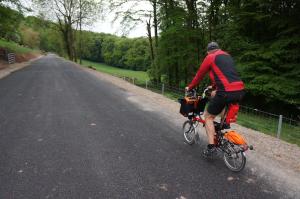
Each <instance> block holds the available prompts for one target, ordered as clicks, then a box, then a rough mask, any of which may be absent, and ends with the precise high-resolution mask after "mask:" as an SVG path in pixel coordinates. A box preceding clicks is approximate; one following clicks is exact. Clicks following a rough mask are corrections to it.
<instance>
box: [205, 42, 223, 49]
mask: <svg viewBox="0 0 300 199" xmlns="http://www.w3.org/2000/svg"><path fill="white" fill-rule="evenodd" d="M216 49H220V47H219V44H218V43H217V42H214V41H212V42H210V43H208V44H207V51H211V50H216Z"/></svg>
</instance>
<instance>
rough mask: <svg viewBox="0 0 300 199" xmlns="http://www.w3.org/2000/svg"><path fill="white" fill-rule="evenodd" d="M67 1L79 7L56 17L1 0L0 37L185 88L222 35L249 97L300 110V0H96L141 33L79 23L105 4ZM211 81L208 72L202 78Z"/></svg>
mask: <svg viewBox="0 0 300 199" xmlns="http://www.w3.org/2000/svg"><path fill="white" fill-rule="evenodd" d="M7 2H9V3H10V4H7ZM51 2H56V0H52V1H43V0H39V1H38V0H36V1H35V3H36V4H38V5H40V6H41V5H44V6H41V7H47V6H45V5H48V4H50V3H51ZM64 2H72V3H73V4H72V5H74V6H73V7H74V8H73V9H72V10H69V11H70V12H66V13H65V14H64V13H63V12H62V11H63V10H60V11H61V12H60V15H58V14H56V15H55V14H54V15H53V14H52V16H56V17H54V18H53V17H52V18H51V17H49V16H47V14H49V11H45V10H44V9H41V10H40V14H39V15H36V16H27V17H26V16H25V15H24V13H26V8H22V5H21V4H20V2H19V1H15V0H14V1H9V0H7V1H3V0H1V1H0V13H1V15H0V38H2V39H5V40H10V41H14V42H16V43H20V44H22V45H25V46H29V47H31V48H39V49H41V50H44V51H47V52H55V53H57V54H59V55H61V56H65V57H68V58H69V59H70V60H73V61H78V60H79V59H86V60H91V61H96V62H101V63H106V64H108V65H112V66H116V67H120V68H126V69H131V70H142V71H147V72H148V74H149V77H150V78H151V80H152V81H155V82H158V83H160V82H163V83H165V84H168V85H170V86H174V87H181V88H183V87H184V86H185V85H186V84H188V83H189V81H190V80H191V79H192V78H193V76H194V75H195V73H196V71H197V69H198V68H199V65H200V64H201V62H202V60H203V59H204V57H205V55H206V46H207V43H208V42H210V41H217V42H218V43H219V45H220V46H221V48H222V49H223V50H225V51H227V52H229V53H230V54H231V55H232V56H233V58H234V60H235V64H236V67H237V69H238V71H239V73H240V75H241V78H242V79H243V81H244V82H245V84H246V89H247V96H246V99H245V102H244V103H245V104H247V105H250V106H253V107H256V108H259V109H262V110H268V111H272V112H275V113H284V114H285V115H289V116H290V115H298V116H299V115H300V114H299V113H300V89H299V88H300V25H299V21H300V5H299V4H300V2H299V1H297V0H274V1H270V0H145V1H143V2H147V3H148V4H149V5H151V9H148V10H146V11H145V10H144V9H140V10H136V9H133V8H132V7H129V8H128V6H127V8H126V9H122V6H124V5H125V4H127V3H128V2H131V3H132V2H141V1H137V0H136V1H135V0H131V1H128V0H106V1H99V2H97V5H98V6H99V7H100V8H101V6H102V4H104V2H106V3H108V4H109V8H110V9H111V10H121V11H118V14H119V16H118V17H119V18H120V19H121V21H122V23H123V24H125V26H126V25H127V26H128V24H133V26H134V24H136V23H144V24H145V29H146V30H147V31H148V34H147V35H145V37H140V38H127V37H126V36H123V37H119V36H115V35H111V34H104V33H96V32H91V31H85V30H82V29H81V23H83V22H86V23H87V22H88V21H89V20H88V19H90V20H95V19H94V18H93V17H95V16H96V15H95V14H92V16H89V15H88V14H87V13H97V12H100V10H101V9H100V8H99V7H95V6H93V5H94V4H95V3H96V2H95V1H91V0H81V1H80V0H68V1H64ZM74 2H75V3H74ZM76 2H77V3H78V6H77V7H76V5H77V4H76ZM82 2H83V3H82ZM84 3H85V4H84ZM9 5H15V6H14V7H16V9H12V8H11V6H9ZM48 7H49V6H48ZM95 8H97V9H95ZM91 9H94V10H93V11H91ZM58 10H59V9H58ZM78 10H79V11H78ZM89 11H91V12H89ZM76 13H77V14H76ZM78 13H79V14H78ZM83 16H85V17H83ZM96 17H97V16H96ZM71 19H74V20H71ZM78 24H79V25H78ZM207 83H208V80H207V79H206V80H205V81H204V82H203V84H207Z"/></svg>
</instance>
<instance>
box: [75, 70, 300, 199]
mask: <svg viewBox="0 0 300 199" xmlns="http://www.w3.org/2000/svg"><path fill="white" fill-rule="evenodd" d="M78 67H81V68H82V69H83V70H85V71H87V72H88V73H90V74H92V75H94V76H96V77H98V78H100V79H102V80H105V81H108V82H110V83H112V84H114V85H116V86H117V87H119V88H121V89H122V90H125V91H127V92H128V93H129V94H130V95H129V97H128V100H129V101H130V102H132V103H135V104H136V105H137V106H139V107H140V108H141V109H143V110H147V111H155V112H158V113H159V114H160V115H162V116H163V117H165V118H168V119H169V121H170V122H171V123H173V124H174V125H175V126H178V128H181V125H182V123H183V122H184V121H185V120H186V119H185V118H184V117H182V116H181V115H180V114H179V104H178V103H177V102H175V101H173V100H171V99H168V98H167V97H164V96H162V95H160V94H157V93H154V92H152V91H149V90H146V89H143V88H140V87H138V86H135V85H132V84H130V83H128V82H126V81H124V80H122V79H120V78H117V77H114V76H111V75H108V74H105V73H101V72H99V71H95V70H92V69H88V68H85V67H82V66H79V65H78ZM199 128H200V129H199V132H200V136H201V137H202V138H203V139H205V137H206V136H205V130H204V129H203V127H199ZM232 129H234V130H237V131H238V132H240V133H241V134H242V135H243V136H244V137H245V138H246V139H247V141H248V143H249V144H252V145H253V146H254V151H250V152H248V153H247V154H246V155H247V161H248V162H247V165H246V168H247V169H248V170H249V171H250V172H252V173H253V174H255V175H256V176H258V177H261V178H263V179H266V180H268V181H269V182H270V183H271V184H272V185H274V187H275V188H276V189H278V190H281V191H284V192H286V193H287V194H289V196H290V197H292V198H299V197H300V186H299V184H300V148H299V147H298V146H297V145H295V144H290V143H287V142H285V141H282V140H278V139H276V138H274V137H271V136H269V135H266V134H263V133H261V132H258V131H255V130H252V129H248V128H245V127H242V126H240V125H237V124H233V125H232Z"/></svg>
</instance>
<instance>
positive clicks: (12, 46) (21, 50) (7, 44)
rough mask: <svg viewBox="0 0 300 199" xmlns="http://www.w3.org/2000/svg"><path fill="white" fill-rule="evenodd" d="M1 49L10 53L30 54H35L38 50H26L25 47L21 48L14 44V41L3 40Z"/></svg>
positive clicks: (0, 40)
mask: <svg viewBox="0 0 300 199" xmlns="http://www.w3.org/2000/svg"><path fill="white" fill-rule="evenodd" d="M0 48H5V49H8V51H9V52H12V53H30V52H35V51H37V50H33V49H30V48H26V47H24V46H20V45H19V44H17V43H15V42H12V41H6V40H3V39H0Z"/></svg>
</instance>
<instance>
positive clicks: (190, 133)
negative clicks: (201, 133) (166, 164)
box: [182, 120, 197, 145]
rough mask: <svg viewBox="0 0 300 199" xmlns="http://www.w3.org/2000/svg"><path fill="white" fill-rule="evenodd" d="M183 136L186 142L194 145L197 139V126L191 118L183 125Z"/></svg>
mask: <svg viewBox="0 0 300 199" xmlns="http://www.w3.org/2000/svg"><path fill="white" fill-rule="evenodd" d="M182 131H183V137H184V140H185V142H186V143H188V144H189V145H193V144H194V143H195V139H196V133H197V132H196V128H195V126H194V123H193V122H192V121H191V120H187V121H185V122H184V123H183V126H182Z"/></svg>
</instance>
